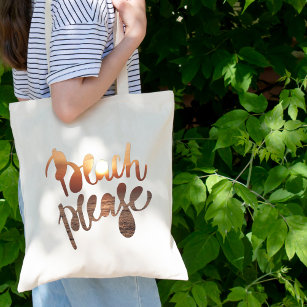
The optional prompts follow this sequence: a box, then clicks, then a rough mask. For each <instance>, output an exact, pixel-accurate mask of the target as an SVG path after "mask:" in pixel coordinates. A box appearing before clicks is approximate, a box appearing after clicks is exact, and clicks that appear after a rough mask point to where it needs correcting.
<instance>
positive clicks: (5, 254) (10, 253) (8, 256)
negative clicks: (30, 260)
mask: <svg viewBox="0 0 307 307" xmlns="http://www.w3.org/2000/svg"><path fill="white" fill-rule="evenodd" d="M18 254H19V242H5V243H1V244H0V268H2V267H4V266H6V265H8V264H10V263H12V262H14V261H15V260H16V258H17V257H18Z"/></svg>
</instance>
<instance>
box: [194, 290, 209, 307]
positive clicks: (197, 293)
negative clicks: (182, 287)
mask: <svg viewBox="0 0 307 307" xmlns="http://www.w3.org/2000/svg"><path fill="white" fill-rule="evenodd" d="M192 295H193V297H194V300H195V302H196V304H197V306H198V307H206V306H207V304H208V301H207V293H206V290H205V288H204V287H202V286H200V285H194V286H193V288H192Z"/></svg>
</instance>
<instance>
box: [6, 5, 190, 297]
mask: <svg viewBox="0 0 307 307" xmlns="http://www.w3.org/2000/svg"><path fill="white" fill-rule="evenodd" d="M50 1H51V0H47V1H46V8H45V10H46V11H45V15H46V27H45V28H46V46H47V53H48V66H49V42H50V35H51V23H52V22H51V12H50V8H51V4H50ZM116 17H117V18H116V23H115V24H116V29H115V30H116V35H115V38H116V42H115V44H117V43H118V37H119V35H121V36H123V35H124V34H123V26H122V24H121V23H120V21H119V17H118V12H116ZM114 34H115V32H114ZM9 109H10V116H11V127H12V131H13V135H14V140H15V146H16V151H17V155H18V158H19V164H20V183H21V191H22V195H23V199H24V216H25V242H26V249H25V257H24V260H23V264H22V269H21V274H20V280H19V284H18V291H19V292H23V291H26V290H31V289H33V288H34V287H36V286H38V285H41V284H44V283H47V282H51V281H54V280H57V279H61V278H68V277H88V278H109V277H121V276H143V277H151V278H159V279H179V280H187V279H188V275H187V271H186V268H185V265H184V263H183V261H182V258H181V255H180V253H179V251H178V248H177V246H176V243H175V241H174V239H173V237H172V235H171V232H170V229H171V223H172V126H173V115H174V95H173V92H172V91H161V92H154V93H144V94H129V92H128V74H127V67H124V69H123V70H122V72H121V73H120V75H119V77H118V79H117V94H116V95H114V96H109V97H104V98H102V99H101V100H100V101H99V102H97V103H96V104H95V105H94V106H93V107H92V108H90V109H89V110H88V111H86V112H85V113H84V114H83V115H81V116H80V117H79V118H78V119H77V120H75V121H74V122H72V123H69V124H67V123H63V122H61V121H60V120H59V119H58V118H57V117H56V116H55V114H54V113H53V110H52V104H51V98H43V99H36V100H29V101H25V102H16V103H11V104H10V105H9Z"/></svg>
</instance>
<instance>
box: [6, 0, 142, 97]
mask: <svg viewBox="0 0 307 307" xmlns="http://www.w3.org/2000/svg"><path fill="white" fill-rule="evenodd" d="M32 10H33V13H32V20H31V26H30V33H29V42H28V55H27V66H28V67H27V71H22V70H16V69H14V68H13V69H12V72H13V80H14V93H15V96H16V97H18V98H25V99H39V98H45V97H49V96H50V91H49V87H48V85H50V84H52V83H55V82H59V81H63V80H67V79H71V78H76V77H89V76H96V77H98V75H99V71H100V66H101V60H102V59H103V58H104V57H105V56H106V55H107V54H108V53H110V52H111V50H112V49H113V26H114V21H115V12H114V7H113V4H112V0H53V1H52V6H51V10H52V35H51V42H50V73H49V74H48V66H47V54H46V44H45V0H32ZM127 68H128V80H129V92H130V93H141V84H140V74H139V73H140V72H139V54H138V49H136V50H135V51H134V52H133V54H132V55H131V57H130V58H129V60H128V62H127ZM114 94H115V82H114V83H113V84H112V85H111V86H110V88H109V89H108V90H107V92H106V93H105V95H104V96H109V95H114Z"/></svg>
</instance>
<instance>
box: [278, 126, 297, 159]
mask: <svg viewBox="0 0 307 307" xmlns="http://www.w3.org/2000/svg"><path fill="white" fill-rule="evenodd" d="M282 140H283V142H284V143H285V145H286V146H287V148H288V149H289V151H290V152H291V153H292V156H295V155H296V148H297V147H302V143H301V135H300V133H299V131H287V130H284V131H282Z"/></svg>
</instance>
